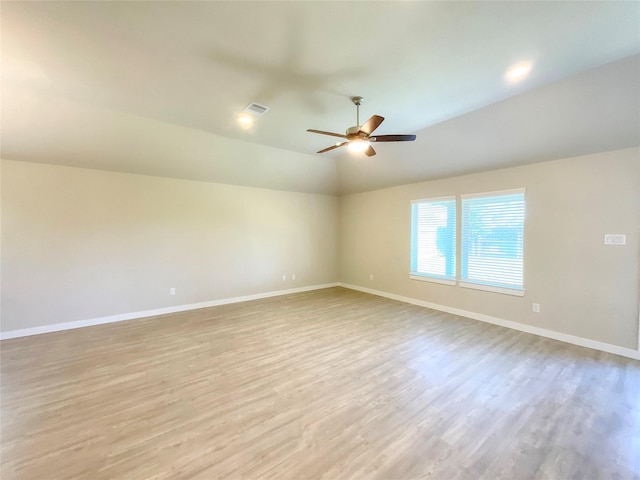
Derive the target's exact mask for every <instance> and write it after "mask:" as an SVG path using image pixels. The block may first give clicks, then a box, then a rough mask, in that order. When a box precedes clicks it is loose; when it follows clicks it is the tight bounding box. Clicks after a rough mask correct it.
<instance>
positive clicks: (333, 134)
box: [307, 128, 347, 138]
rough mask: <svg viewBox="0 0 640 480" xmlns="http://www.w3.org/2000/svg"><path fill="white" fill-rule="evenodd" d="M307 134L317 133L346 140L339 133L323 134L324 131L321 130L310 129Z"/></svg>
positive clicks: (344, 136)
mask: <svg viewBox="0 0 640 480" xmlns="http://www.w3.org/2000/svg"><path fill="white" fill-rule="evenodd" d="M307 132H311V133H319V134H320V135H331V136H332V137H340V138H347V136H346V135H342V134H341V133H333V132H325V131H322V130H313V129H311V128H310V129H308V130H307Z"/></svg>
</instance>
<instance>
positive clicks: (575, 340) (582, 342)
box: [338, 283, 640, 360]
mask: <svg viewBox="0 0 640 480" xmlns="http://www.w3.org/2000/svg"><path fill="white" fill-rule="evenodd" d="M338 285H339V286H341V287H344V288H349V289H351V290H357V291H359V292H364V293H370V294H372V295H378V296H380V297H385V298H390V299H391V300H398V301H399V302H405V303H411V304H413V305H418V306H420V307H426V308H431V309H433V310H439V311H441V312H446V313H452V314H453V315H459V316H461V317H467V318H472V319H474V320H480V321H481V322H487V323H492V324H494V325H500V326H501V327H507V328H511V329H513V330H519V331H521V332H527V333H533V334H534V335H539V336H541V337H547V338H552V339H554V340H559V341H561V342H565V343H571V344H573V345H579V346H581V347H587V348H592V349H594V350H600V351H603V352H607V353H613V354H616V355H620V356H623V357H628V358H633V359H636V360H640V350H633V349H631V348H625V347H619V346H618V345H611V344H610V343H604V342H598V341H596V340H590V339H588V338H583V337H576V336H574V335H568V334H566V333H560V332H555V331H553V330H547V329H545V328H539V327H533V326H531V325H526V324H524V323H518V322H513V321H511V320H503V319H502V318H497V317H492V316H490V315H484V314H482V313H476V312H469V311H466V310H460V309H459V308H452V307H447V306H446V305H438V304H437V303H431V302H425V301H423V300H417V299H415V298H410V297H403V296H401V295H396V294H393V293H387V292H383V291H380V290H373V289H371V288H365V287H359V286H357V285H350V284H347V283H339V284H338Z"/></svg>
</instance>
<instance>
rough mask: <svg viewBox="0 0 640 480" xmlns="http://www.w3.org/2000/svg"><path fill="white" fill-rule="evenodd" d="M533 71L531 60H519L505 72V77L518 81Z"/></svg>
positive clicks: (509, 80) (508, 79)
mask: <svg viewBox="0 0 640 480" xmlns="http://www.w3.org/2000/svg"><path fill="white" fill-rule="evenodd" d="M529 72H531V63H530V62H519V63H516V64H514V65H511V66H510V67H509V68H508V69H507V72H506V73H505V74H504V78H505V79H506V80H507V81H508V82H510V83H516V82H519V81H521V80H524V79H525V78H526V77H527V75H529Z"/></svg>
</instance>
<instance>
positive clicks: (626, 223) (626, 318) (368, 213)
mask: <svg viewBox="0 0 640 480" xmlns="http://www.w3.org/2000/svg"><path fill="white" fill-rule="evenodd" d="M425 161H428V159H425ZM519 187H524V188H526V208H527V216H526V224H525V258H524V269H525V272H524V283H525V289H526V294H525V296H524V297H515V296H509V295H504V294H499V293H491V292H485V291H478V290H471V289H465V288H461V287H457V286H446V285H440V284H435V283H428V282H423V281H416V280H410V279H409V277H408V273H409V261H410V238H409V234H410V201H411V200H413V199H419V198H429V197H438V196H444V195H453V194H456V195H460V194H465V193H475V192H489V191H495V190H505V189H512V188H519ZM340 212H341V215H340V227H339V230H340V249H339V258H340V262H339V263H340V280H341V282H344V283H347V284H352V285H357V286H361V287H367V288H371V289H376V290H380V291H384V292H388V293H393V294H396V295H402V296H405V297H410V298H414V299H419V300H423V301H427V302H432V303H435V304H439V305H444V306H447V307H451V308H458V309H462V310H466V311H470V312H475V313H481V314H485V315H491V316H494V317H498V318H501V319H504V320H510V321H514V322H520V323H524V324H528V325H532V326H536V327H539V328H545V329H549V330H554V331H557V332H561V333H566V334H570V335H575V336H579V337H584V338H588V339H592V340H597V341H600V342H605V343H610V344H613V345H618V346H622V347H626V348H633V349H635V348H637V341H638V300H639V299H638V291H639V287H638V281H639V276H640V272H639V265H640V254H639V251H640V236H639V233H640V232H639V230H640V151H639V150H638V149H628V150H619V151H614V152H607V153H601V154H595V155H588V156H582V157H577V158H570V159H564V160H557V161H552V162H545V163H539V164H535V165H530V166H525V167H516V168H509V169H504V170H495V171H492V172H486V173H480V174H474V175H466V176H460V177H454V178H449V179H444V180H436V181H430V182H423V183H416V184H411V185H404V186H400V187H395V188H388V189H383V190H377V191H373V192H368V193H362V194H354V195H348V196H344V197H342V198H341V200H340ZM605 233H624V234H626V235H627V245H626V246H605V245H604V244H603V236H604V234H605ZM459 264H460V262H459V259H458V265H459ZM369 274H373V275H374V279H373V280H369ZM532 302H537V303H540V304H541V312H540V313H533V312H532V311H531V303H532Z"/></svg>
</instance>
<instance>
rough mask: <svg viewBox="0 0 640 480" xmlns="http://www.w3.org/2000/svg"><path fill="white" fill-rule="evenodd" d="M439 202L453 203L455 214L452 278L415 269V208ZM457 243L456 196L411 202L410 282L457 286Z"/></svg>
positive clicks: (416, 245) (416, 258)
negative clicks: (418, 281) (422, 204)
mask: <svg viewBox="0 0 640 480" xmlns="http://www.w3.org/2000/svg"><path fill="white" fill-rule="evenodd" d="M440 202H453V207H454V213H455V216H456V218H455V224H454V227H453V228H454V243H453V263H454V265H453V276H451V277H449V276H446V275H438V274H434V273H424V272H419V271H418V269H417V260H418V256H417V248H418V242H417V239H418V232H417V228H416V227H417V222H416V220H415V206H416V205H418V204H421V203H440ZM457 242H458V199H457V197H456V195H447V196H442V197H432V198H421V199H417V200H411V257H410V272H409V278H410V279H412V280H420V281H423V282H433V283H440V284H443V285H451V286H454V285H457V283H458V259H457V252H458V247H457Z"/></svg>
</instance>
